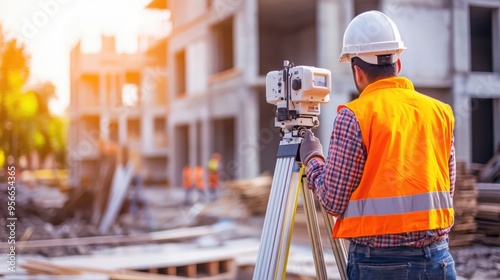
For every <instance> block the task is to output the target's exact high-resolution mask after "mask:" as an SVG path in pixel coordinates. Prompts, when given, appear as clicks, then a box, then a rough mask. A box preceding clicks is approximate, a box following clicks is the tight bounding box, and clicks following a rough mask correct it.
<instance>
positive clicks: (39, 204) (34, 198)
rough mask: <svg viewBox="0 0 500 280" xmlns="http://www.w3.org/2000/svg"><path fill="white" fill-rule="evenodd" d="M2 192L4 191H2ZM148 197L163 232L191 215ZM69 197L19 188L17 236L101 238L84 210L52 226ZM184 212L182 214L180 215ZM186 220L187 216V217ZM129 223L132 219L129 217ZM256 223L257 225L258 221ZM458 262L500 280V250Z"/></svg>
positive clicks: (164, 196) (126, 229) (84, 249)
mask: <svg viewBox="0 0 500 280" xmlns="http://www.w3.org/2000/svg"><path fill="white" fill-rule="evenodd" d="M2 191H3V189H2ZM6 197H7V196H6V195H0V205H7V200H6V199H7V198H6ZM145 197H146V199H148V200H149V201H150V203H149V206H150V210H151V212H152V214H153V219H154V220H155V223H156V225H157V228H156V229H158V230H161V229H164V228H162V227H160V226H158V225H162V224H165V225H166V224H168V223H169V222H171V221H172V219H174V218H175V217H176V216H179V213H181V212H183V214H184V215H186V214H189V213H188V212H189V211H187V210H186V208H184V207H183V206H182V202H183V199H184V194H183V193H182V192H179V191H175V192H172V191H169V190H167V189H166V188H162V187H158V188H150V189H147V190H146V192H145ZM65 199H66V197H65V196H64V195H61V194H57V190H54V189H49V188H46V189H44V188H40V189H38V190H31V189H22V188H19V189H18V193H17V196H16V216H17V217H18V222H17V229H16V233H17V234H18V237H17V238H18V239H23V240H43V239H61V238H71V237H87V236H97V235H99V234H98V232H97V230H96V228H95V226H92V225H91V224H90V223H89V221H88V213H85V211H76V212H75V213H73V214H72V215H69V217H67V218H66V219H64V220H63V221H62V222H61V223H59V224H54V223H52V221H53V217H54V216H55V215H56V214H58V212H57V211H58V210H57V209H58V208H57V207H61V205H62V203H63V202H64V200H65ZM4 207H5V206H2V208H3V209H2V211H1V213H2V217H1V218H0V240H7V237H8V234H9V233H8V229H7V227H6V224H5V223H6V218H5V217H4V216H6V214H5V213H6V211H5V208H4ZM179 211H181V212H179ZM124 217H125V218H124V219H122V220H123V221H124V222H123V223H119V224H118V225H116V226H115V227H114V228H113V230H112V232H111V233H110V235H113V234H126V233H130V232H141V231H143V232H147V231H149V230H150V229H148V228H147V226H146V225H147V223H146V222H145V221H144V220H145V218H144V217H142V218H141V219H140V221H137V220H136V221H133V219H132V221H133V222H131V223H130V224H127V223H126V221H127V217H128V216H127V215H124ZM186 217H187V216H186ZM252 219H253V222H252V223H253V224H255V227H256V231H254V232H253V235H256V233H255V232H257V231H258V228H257V227H258V226H259V222H258V221H259V220H263V217H257V218H256V217H253V218H252ZM128 220H129V221H130V220H131V219H130V217H128ZM216 220H217V219H215V218H212V219H207V218H206V217H205V218H204V219H203V221H194V220H193V225H196V224H197V223H205V224H206V223H207V222H210V221H216ZM255 220H257V222H255ZM95 248H96V247H95V246H68V247H49V248H32V249H23V248H19V249H20V252H19V253H21V254H37V255H42V256H46V257H59V256H66V255H81V254H89V253H90V252H92V250H94V249H95ZM450 251H451V253H452V255H453V257H454V259H455V262H456V270H457V275H458V276H459V279H500V247H498V246H486V245H481V244H480V243H479V242H477V244H474V245H471V246H464V247H452V248H451V249H450Z"/></svg>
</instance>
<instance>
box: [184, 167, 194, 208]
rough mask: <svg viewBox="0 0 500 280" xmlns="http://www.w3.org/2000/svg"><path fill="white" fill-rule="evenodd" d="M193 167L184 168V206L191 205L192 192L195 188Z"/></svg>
mask: <svg viewBox="0 0 500 280" xmlns="http://www.w3.org/2000/svg"><path fill="white" fill-rule="evenodd" d="M192 173H193V172H192V170H191V167H189V166H184V168H183V169H182V187H183V188H184V194H185V195H184V205H190V204H191V199H190V196H191V191H192V190H193V188H194V180H193V174H192Z"/></svg>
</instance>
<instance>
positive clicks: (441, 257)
mask: <svg viewBox="0 0 500 280" xmlns="http://www.w3.org/2000/svg"><path fill="white" fill-rule="evenodd" d="M347 275H348V278H349V279H351V280H354V279H370V280H379V279H381V280H399V279H419V280H420V279H429V280H435V279H436V280H440V279H456V277H457V276H456V272H455V262H454V261H453V257H452V256H451V255H450V251H449V250H448V240H443V241H439V242H435V243H433V244H431V245H429V246H424V247H391V248H372V247H368V246H363V245H356V244H355V243H353V242H351V244H350V246H349V260H348V264H347Z"/></svg>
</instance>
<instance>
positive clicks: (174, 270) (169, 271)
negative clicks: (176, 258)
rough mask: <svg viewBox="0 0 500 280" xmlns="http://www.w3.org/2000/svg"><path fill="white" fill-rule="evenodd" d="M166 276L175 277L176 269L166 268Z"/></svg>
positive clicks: (173, 267)
mask: <svg viewBox="0 0 500 280" xmlns="http://www.w3.org/2000/svg"><path fill="white" fill-rule="evenodd" d="M166 269H167V275H177V267H175V266H170V267H167V268H166Z"/></svg>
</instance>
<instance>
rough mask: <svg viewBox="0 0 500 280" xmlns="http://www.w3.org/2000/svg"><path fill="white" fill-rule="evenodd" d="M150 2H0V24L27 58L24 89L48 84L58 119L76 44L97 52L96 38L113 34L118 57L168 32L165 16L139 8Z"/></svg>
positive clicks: (64, 104) (64, 103) (66, 101)
mask: <svg viewBox="0 0 500 280" xmlns="http://www.w3.org/2000/svg"><path fill="white" fill-rule="evenodd" d="M150 1H151V0H0V24H1V25H2V27H3V29H4V32H6V33H7V37H10V38H14V37H15V38H18V39H19V40H21V42H23V43H24V44H25V46H26V49H27V53H28V54H29V55H30V56H31V77H30V81H29V83H30V84H36V83H39V82H43V81H51V82H52V83H53V84H55V86H56V94H57V96H58V98H57V100H53V101H52V102H51V104H50V108H51V110H52V112H53V113H55V114H63V113H64V111H65V109H66V107H67V105H68V104H69V90H70V84H69V55H70V50H71V48H72V47H73V46H74V45H75V44H76V43H77V42H78V40H81V41H82V50H83V51H84V52H96V51H98V50H99V49H100V38H101V34H105V35H115V36H116V44H117V50H118V51H119V52H134V51H137V48H138V39H137V38H138V37H139V36H141V37H143V38H147V37H155V38H160V37H162V36H165V35H166V34H167V33H168V25H167V24H166V23H165V22H166V20H167V19H168V18H169V14H168V12H166V11H158V10H149V9H145V8H144V7H145V6H146V5H147V4H148V3H149V2H150Z"/></svg>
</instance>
